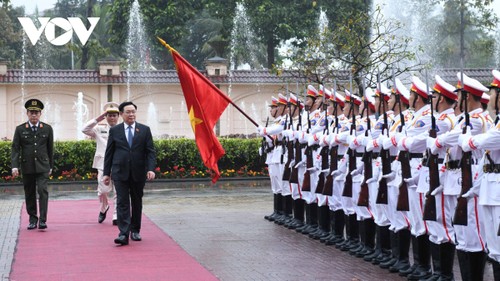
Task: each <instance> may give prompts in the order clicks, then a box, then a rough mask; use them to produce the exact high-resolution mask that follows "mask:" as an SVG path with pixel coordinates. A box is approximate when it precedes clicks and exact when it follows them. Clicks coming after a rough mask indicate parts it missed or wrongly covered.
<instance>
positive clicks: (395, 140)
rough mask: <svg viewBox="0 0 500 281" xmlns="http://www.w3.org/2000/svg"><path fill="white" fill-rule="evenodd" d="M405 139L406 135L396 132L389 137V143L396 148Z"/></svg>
mask: <svg viewBox="0 0 500 281" xmlns="http://www.w3.org/2000/svg"><path fill="white" fill-rule="evenodd" d="M405 137H406V135H403V133H399V132H397V133H395V134H394V135H393V136H392V137H391V142H392V144H393V145H394V146H395V147H398V146H399V143H400V142H401V140H402V139H403V138H405Z"/></svg>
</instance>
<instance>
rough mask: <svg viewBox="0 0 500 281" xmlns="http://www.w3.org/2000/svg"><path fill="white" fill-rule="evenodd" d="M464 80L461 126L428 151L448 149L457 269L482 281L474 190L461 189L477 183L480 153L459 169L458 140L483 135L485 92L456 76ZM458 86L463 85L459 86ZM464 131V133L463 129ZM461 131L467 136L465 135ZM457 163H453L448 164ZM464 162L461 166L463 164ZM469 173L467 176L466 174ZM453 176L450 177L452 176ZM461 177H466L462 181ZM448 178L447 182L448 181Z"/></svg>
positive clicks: (482, 254)
mask: <svg viewBox="0 0 500 281" xmlns="http://www.w3.org/2000/svg"><path fill="white" fill-rule="evenodd" d="M462 76H463V87H459V89H458V95H459V101H460V108H461V110H462V111H463V113H464V114H463V116H462V117H463V118H460V119H459V120H460V122H458V124H457V125H456V126H455V128H454V129H453V130H452V131H450V132H447V133H444V134H442V135H439V136H438V137H437V138H436V140H435V142H434V143H432V144H431V151H432V152H433V153H436V152H437V149H438V148H442V147H447V148H449V157H450V160H448V161H447V163H448V165H447V170H451V171H450V174H449V175H448V174H447V175H446V179H445V186H450V189H453V190H450V194H455V195H456V196H458V200H459V202H458V203H457V205H456V206H457V207H456V208H455V216H454V222H453V223H454V226H453V227H454V229H455V234H456V235H455V236H456V241H457V242H458V244H457V246H456V249H457V256H458V262H459V266H460V273H461V275H462V279H463V280H482V276H483V272H484V265H485V262H486V253H485V250H486V248H485V243H484V239H483V237H482V231H480V225H481V224H480V221H479V218H480V217H479V214H478V213H477V210H478V205H477V195H476V194H475V193H474V192H473V189H472V188H471V189H469V190H468V191H467V192H465V193H464V191H465V190H464V188H463V187H465V186H466V185H465V184H466V183H470V184H471V185H472V184H474V183H476V184H478V183H477V179H476V177H477V172H478V171H479V168H480V167H479V165H478V161H479V159H481V158H482V156H483V151H482V150H475V151H473V152H472V154H471V155H470V160H469V159H467V160H468V161H470V165H468V166H467V167H465V166H464V165H461V163H462V162H463V161H465V160H464V159H465V158H464V156H465V155H466V154H465V153H464V151H463V150H462V148H461V147H460V144H461V143H460V137H461V135H464V136H462V137H465V135H467V134H470V135H478V134H481V133H484V132H486V129H487V127H488V124H487V121H486V119H485V118H484V116H483V115H482V112H483V109H482V106H481V96H482V95H483V93H484V92H486V91H488V89H487V88H486V87H485V86H483V85H482V84H481V83H480V82H479V81H477V80H475V79H472V78H470V77H468V76H467V75H465V74H461V73H457V78H458V80H459V81H460V80H462ZM460 85H462V84H461V83H460ZM464 128H465V129H464ZM464 131H465V132H466V133H465V134H464ZM451 161H456V162H451ZM468 161H465V162H463V163H466V162H468ZM464 167H465V168H466V169H469V171H468V172H469V173H465V172H467V170H464ZM452 173H454V175H453V176H452V175H451V174H452ZM464 173H465V174H466V175H469V176H468V177H467V178H468V180H467V178H466V179H465V180H464ZM449 177H450V178H449ZM461 200H462V202H465V204H464V205H463V206H464V207H465V209H466V210H465V212H466V214H465V216H463V221H461V222H458V221H456V220H457V218H462V216H457V210H461V208H460V207H459V205H460V204H459V203H460V201H461Z"/></svg>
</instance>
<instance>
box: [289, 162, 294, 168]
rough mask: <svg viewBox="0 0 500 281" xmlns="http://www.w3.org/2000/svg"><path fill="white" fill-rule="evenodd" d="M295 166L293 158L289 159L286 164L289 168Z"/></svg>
mask: <svg viewBox="0 0 500 281" xmlns="http://www.w3.org/2000/svg"><path fill="white" fill-rule="evenodd" d="M293 166H295V160H292V161H290V165H288V167H289V168H293Z"/></svg>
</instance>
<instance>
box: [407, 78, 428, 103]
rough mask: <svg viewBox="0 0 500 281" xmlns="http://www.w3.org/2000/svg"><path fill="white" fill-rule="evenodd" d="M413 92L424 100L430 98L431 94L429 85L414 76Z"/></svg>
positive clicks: (412, 80)
mask: <svg viewBox="0 0 500 281" xmlns="http://www.w3.org/2000/svg"><path fill="white" fill-rule="evenodd" d="M411 82H412V84H411V89H410V90H411V91H412V92H415V93H417V94H418V95H419V96H421V97H423V98H424V99H427V98H429V93H428V92H427V85H426V84H425V83H424V82H422V80H420V78H418V77H417V76H413V77H412V78H411Z"/></svg>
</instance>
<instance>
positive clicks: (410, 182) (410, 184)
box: [403, 174, 420, 188]
mask: <svg viewBox="0 0 500 281" xmlns="http://www.w3.org/2000/svg"><path fill="white" fill-rule="evenodd" d="M419 175H420V174H417V175H416V176H414V177H411V178H409V179H403V180H404V181H405V182H406V184H408V187H409V188H417V185H418V178H419Z"/></svg>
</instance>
